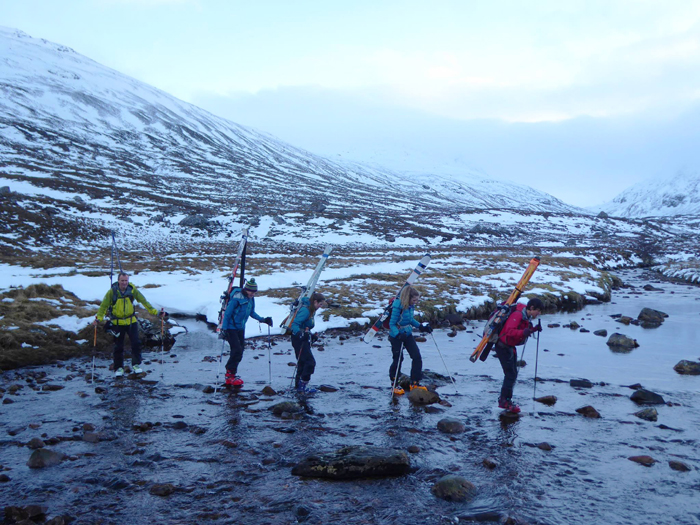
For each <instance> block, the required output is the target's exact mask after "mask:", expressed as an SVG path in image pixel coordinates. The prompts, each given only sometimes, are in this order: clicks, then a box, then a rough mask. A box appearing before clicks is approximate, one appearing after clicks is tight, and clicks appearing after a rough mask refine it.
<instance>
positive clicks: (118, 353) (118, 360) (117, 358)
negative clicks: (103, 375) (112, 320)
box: [114, 325, 129, 372]
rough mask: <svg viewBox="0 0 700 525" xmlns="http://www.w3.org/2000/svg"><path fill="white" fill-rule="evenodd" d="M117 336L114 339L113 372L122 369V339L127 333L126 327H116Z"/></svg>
mask: <svg viewBox="0 0 700 525" xmlns="http://www.w3.org/2000/svg"><path fill="white" fill-rule="evenodd" d="M114 327H115V328H116V330H117V332H118V335H117V336H115V337H114V371H115V372H116V371H117V370H119V369H120V368H124V337H126V332H127V331H128V328H129V327H128V326H117V325H114Z"/></svg>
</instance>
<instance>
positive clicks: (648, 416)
mask: <svg viewBox="0 0 700 525" xmlns="http://www.w3.org/2000/svg"><path fill="white" fill-rule="evenodd" d="M634 415H635V416H637V417H638V418H639V419H643V420H645V421H656V420H657V419H658V418H659V413H658V412H657V411H656V409H655V408H645V409H642V410H640V411H639V412H635V413H634Z"/></svg>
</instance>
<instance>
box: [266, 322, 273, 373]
mask: <svg viewBox="0 0 700 525" xmlns="http://www.w3.org/2000/svg"><path fill="white" fill-rule="evenodd" d="M267 371H268V375H269V377H270V386H272V336H271V335H270V325H268V326H267Z"/></svg>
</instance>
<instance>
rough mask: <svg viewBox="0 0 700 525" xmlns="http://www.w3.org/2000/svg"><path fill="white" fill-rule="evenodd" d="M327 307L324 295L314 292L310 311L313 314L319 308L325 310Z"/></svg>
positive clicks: (310, 301) (310, 298) (310, 299)
mask: <svg viewBox="0 0 700 525" xmlns="http://www.w3.org/2000/svg"><path fill="white" fill-rule="evenodd" d="M325 305H326V298H325V297H323V294H322V293H319V292H314V293H312V294H311V297H309V311H310V312H311V313H312V314H313V313H314V312H316V310H318V309H319V308H323V307H324V306H325Z"/></svg>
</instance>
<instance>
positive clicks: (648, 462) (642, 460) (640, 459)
mask: <svg viewBox="0 0 700 525" xmlns="http://www.w3.org/2000/svg"><path fill="white" fill-rule="evenodd" d="M627 459H629V460H630V461H634V462H635V463H639V464H640V465H644V466H645V467H651V466H652V465H653V464H654V463H656V460H655V459H654V458H652V457H651V456H632V457H630V458H627Z"/></svg>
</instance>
